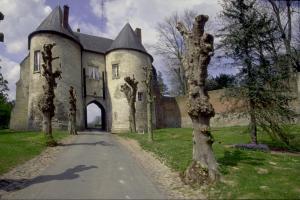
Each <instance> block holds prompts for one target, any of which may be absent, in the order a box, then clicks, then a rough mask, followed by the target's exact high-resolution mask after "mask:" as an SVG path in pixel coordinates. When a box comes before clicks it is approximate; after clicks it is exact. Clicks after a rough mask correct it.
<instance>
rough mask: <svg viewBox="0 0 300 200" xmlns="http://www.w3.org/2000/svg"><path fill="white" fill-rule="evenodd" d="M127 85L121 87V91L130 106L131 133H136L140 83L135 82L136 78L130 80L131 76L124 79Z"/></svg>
mask: <svg viewBox="0 0 300 200" xmlns="http://www.w3.org/2000/svg"><path fill="white" fill-rule="evenodd" d="M124 81H125V83H124V84H123V85H121V91H122V92H124V94H125V96H126V99H127V102H128V105H129V109H130V110H129V125H130V132H132V133H135V132H136V120H135V113H136V109H135V102H136V93H137V85H138V83H139V82H138V81H136V80H135V78H134V76H133V77H132V78H130V77H129V76H127V77H125V78H124Z"/></svg>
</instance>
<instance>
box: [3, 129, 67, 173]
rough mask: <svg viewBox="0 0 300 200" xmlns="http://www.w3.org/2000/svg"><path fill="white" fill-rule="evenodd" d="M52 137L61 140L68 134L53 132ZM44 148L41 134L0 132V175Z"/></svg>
mask: <svg viewBox="0 0 300 200" xmlns="http://www.w3.org/2000/svg"><path fill="white" fill-rule="evenodd" d="M53 136H54V138H55V139H56V140H61V139H62V138H64V137H66V136H68V134H67V132H63V131H54V133H53ZM45 148H46V146H45V138H44V135H43V134H42V133H39V132H20V131H18V132H16V131H10V130H0V174H3V173H5V172H7V171H9V170H10V169H11V168H13V167H15V166H17V165H19V164H22V163H24V162H25V161H27V160H30V159H31V158H33V157H35V156H37V155H39V154H40V153H41V152H42V151H43V150H44V149H45Z"/></svg>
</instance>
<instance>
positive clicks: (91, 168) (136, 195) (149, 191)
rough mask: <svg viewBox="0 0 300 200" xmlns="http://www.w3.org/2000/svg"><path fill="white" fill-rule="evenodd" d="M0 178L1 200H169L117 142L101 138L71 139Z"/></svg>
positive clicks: (89, 134) (95, 134)
mask: <svg viewBox="0 0 300 200" xmlns="http://www.w3.org/2000/svg"><path fill="white" fill-rule="evenodd" d="M0 178H1V181H0V183H1V184H2V186H1V185H0V195H2V198H4V199H16V198H17V199H165V198H167V195H165V193H164V192H162V191H163V190H161V189H160V188H158V187H157V186H156V184H155V182H154V180H153V179H152V178H151V177H150V176H149V174H148V173H147V172H146V171H145V169H144V168H143V167H141V165H140V164H139V163H138V162H137V161H136V160H135V159H134V158H133V157H132V155H131V154H130V153H129V151H127V150H126V148H125V147H124V146H123V145H120V143H119V142H117V140H116V138H115V136H114V135H111V134H108V133H104V132H83V133H80V135H78V136H72V137H70V138H68V141H65V142H64V145H62V146H58V147H55V148H49V149H47V150H46V151H45V152H44V153H43V154H42V155H40V156H39V157H37V158H35V159H33V160H31V161H29V162H27V163H25V164H24V165H22V166H19V167H17V168H16V169H14V170H12V171H11V172H9V173H7V174H5V175H3V176H2V177H0ZM5 181H6V182H7V183H5ZM3 184H4V185H3ZM5 184H7V185H6V186H5ZM0 198H1V197H0Z"/></svg>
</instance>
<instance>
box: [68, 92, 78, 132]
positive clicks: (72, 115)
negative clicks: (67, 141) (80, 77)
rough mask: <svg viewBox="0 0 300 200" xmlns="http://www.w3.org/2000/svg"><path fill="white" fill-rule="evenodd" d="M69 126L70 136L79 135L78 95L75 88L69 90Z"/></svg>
mask: <svg viewBox="0 0 300 200" xmlns="http://www.w3.org/2000/svg"><path fill="white" fill-rule="evenodd" d="M69 95H70V96H69V105H70V108H69V125H68V130H69V134H70V135H77V130H76V110H77V108H76V93H75V90H74V88H73V86H71V87H70V90H69Z"/></svg>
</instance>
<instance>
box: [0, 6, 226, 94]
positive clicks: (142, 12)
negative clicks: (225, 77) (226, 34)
mask: <svg viewBox="0 0 300 200" xmlns="http://www.w3.org/2000/svg"><path fill="white" fill-rule="evenodd" d="M104 1H105V16H106V18H105V20H102V17H101V16H102V9H101V0H0V11H1V12H2V13H3V14H4V15H5V19H4V21H1V22H0V32H4V35H5V42H4V43H0V59H1V60H2V61H1V62H0V65H1V66H2V69H1V72H2V74H3V75H4V77H5V79H6V80H8V82H9V89H10V91H9V97H10V99H15V93H16V92H15V83H16V82H17V80H18V79H19V70H20V69H19V68H20V67H19V63H20V62H21V61H22V59H23V58H24V57H25V56H26V55H27V53H28V50H27V37H28V35H29V33H31V32H32V31H34V30H35V29H36V28H37V27H38V25H39V24H40V23H41V22H42V21H43V20H44V19H45V17H47V15H48V14H49V13H50V12H51V10H52V9H53V8H55V7H56V6H57V5H61V7H62V6H63V5H65V4H67V5H69V7H70V18H69V22H70V25H71V27H72V29H73V31H76V29H77V28H80V29H81V32H82V33H87V34H92V35H97V36H104V37H108V38H112V39H114V38H115V37H116V36H117V34H118V33H119V31H120V30H121V29H122V27H123V26H124V25H125V24H126V23H127V22H129V23H130V24H131V26H132V27H133V29H134V28H136V27H140V28H141V29H142V38H143V43H144V45H145V47H146V48H147V46H149V45H153V44H154V43H155V42H156V38H157V33H156V31H155V26H156V24H157V23H158V22H161V21H162V20H163V19H164V18H165V17H167V16H170V15H171V14H172V13H173V12H179V13H180V12H183V11H184V10H185V9H196V10H198V11H199V14H200V13H201V14H208V15H209V16H210V19H211V20H214V19H215V16H216V13H217V12H218V11H219V10H220V6H219V5H218V1H217V0H104ZM148 51H149V52H150V53H151V54H152V55H153V56H154V59H155V61H154V66H155V67H156V68H158V70H160V71H162V72H163V73H164V67H163V66H162V64H161V62H160V60H159V59H158V57H157V56H156V55H154V53H153V52H151V50H150V49H148ZM210 72H211V73H218V72H215V71H214V69H210Z"/></svg>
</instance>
